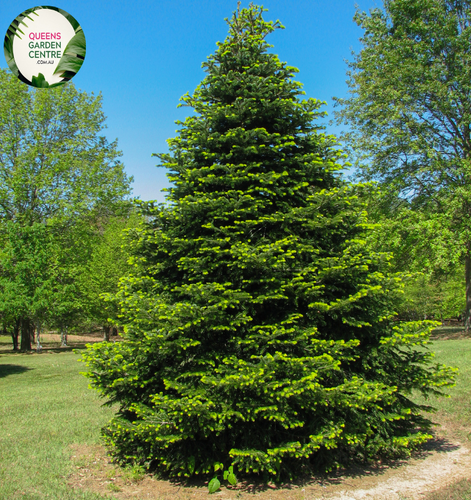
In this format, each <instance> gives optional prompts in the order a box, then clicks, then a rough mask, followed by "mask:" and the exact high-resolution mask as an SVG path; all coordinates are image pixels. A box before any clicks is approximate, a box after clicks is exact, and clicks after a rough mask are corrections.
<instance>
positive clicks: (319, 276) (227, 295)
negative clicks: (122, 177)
mask: <svg viewBox="0 0 471 500" xmlns="http://www.w3.org/2000/svg"><path fill="white" fill-rule="evenodd" d="M262 13H263V9H261V8H259V7H256V6H252V5H251V6H250V7H249V8H248V9H242V10H238V11H237V12H236V13H235V14H234V15H233V17H232V19H231V20H230V21H229V22H228V24H229V35H228V37H227V39H226V40H225V41H224V43H218V49H217V51H216V52H215V54H214V55H212V56H210V57H209V58H208V61H207V62H206V63H205V64H204V65H203V66H204V67H205V69H206V72H207V76H206V77H205V79H204V80H203V81H202V83H201V84H200V85H199V86H198V87H197V89H196V90H195V92H194V93H193V95H188V94H187V95H185V96H184V97H183V98H182V99H183V103H184V105H188V106H191V107H192V108H193V109H194V111H195V112H196V113H195V115H194V116H190V117H189V118H187V119H186V120H185V121H184V122H183V123H180V125H181V129H180V131H179V134H178V136H177V137H176V138H175V139H172V140H170V141H169V143H170V149H171V152H170V154H163V155H159V157H160V159H161V161H162V164H163V165H164V166H166V167H167V168H169V169H170V170H171V171H172V173H171V174H170V178H171V180H172V181H173V187H172V188H171V189H170V192H169V198H168V199H169V202H170V203H169V204H168V205H166V206H165V205H159V206H153V205H151V204H149V205H147V206H144V205H143V207H144V208H145V212H146V215H147V220H148V222H147V223H146V225H145V226H144V227H143V228H142V230H141V231H140V232H139V233H137V234H136V235H135V239H134V262H135V272H134V273H133V275H132V276H129V277H128V278H127V279H125V280H123V281H122V285H121V290H120V292H119V300H120V303H121V308H122V315H123V323H124V324H125V329H126V338H125V341H123V342H120V343H115V344H109V343H107V344H96V345H94V346H93V347H90V348H89V350H88V352H87V353H86V354H85V355H84V360H85V361H86V362H87V364H88V367H89V371H88V376H89V377H90V379H91V381H92V384H93V385H94V386H95V387H96V388H97V389H98V390H100V391H101V392H102V393H103V394H104V395H105V396H107V397H108V398H109V401H110V403H119V405H120V410H119V412H118V415H117V416H116V418H114V419H113V420H112V421H111V422H110V423H109V424H108V425H107V426H106V427H105V429H104V435H105V438H106V441H107V443H108V445H110V446H111V447H112V451H113V453H114V454H115V455H116V456H117V457H118V458H120V459H122V460H123V461H132V462H140V463H145V464H147V465H148V466H150V467H151V468H154V469H156V470H158V471H162V472H167V473H168V474H169V475H170V476H192V475H194V474H210V473H212V472H213V471H214V470H215V469H218V468H220V467H224V468H227V467H229V466H230V465H235V467H236V470H237V472H238V474H239V475H240V474H245V473H254V472H255V473H261V474H263V475H264V476H265V477H268V476H271V477H275V478H278V479H281V478H287V477H293V476H295V475H297V474H299V473H300V472H301V471H302V470H303V467H304V466H311V465H313V464H317V465H322V467H324V468H326V467H328V466H329V465H330V466H331V465H332V464H333V463H336V462H338V461H339V460H341V459H347V458H348V457H351V456H354V455H358V454H361V455H362V456H363V457H371V456H374V455H376V454H378V453H382V452H394V453H397V452H400V451H401V450H402V451H403V450H406V451H407V450H408V449H411V448H413V447H415V446H417V445H418V444H419V443H421V442H423V441H424V440H426V439H427V438H428V434H427V427H428V425H429V423H428V421H427V420H426V419H425V418H423V417H422V416H421V413H420V410H421V408H420V407H418V406H417V405H415V404H414V403H413V402H412V400H411V399H410V395H411V391H412V390H413V389H419V390H420V391H422V392H423V393H434V392H435V393H437V392H440V387H443V386H446V385H447V384H449V383H450V379H451V375H450V370H448V369H446V368H444V367H438V366H435V365H433V364H432V361H431V358H432V354H431V353H430V352H429V351H428V350H427V348H426V343H427V338H428V337H427V336H428V330H429V327H428V326H427V325H423V324H408V325H406V326H402V327H401V326H395V324H394V323H393V322H392V319H391V318H392V309H391V307H392V301H393V298H392V297H393V294H394V290H396V289H397V287H398V283H397V281H398V280H397V278H396V277H394V276H389V275H388V272H387V266H388V263H387V256H385V255H384V254H370V253H368V252H367V249H366V247H365V246H364V241H363V239H362V235H363V234H364V232H365V228H366V227H367V221H366V215H365V213H364V210H363V207H362V206H361V205H360V204H359V202H358V200H357V197H356V195H355V188H353V187H350V186H348V185H347V184H346V183H345V182H344V181H343V180H342V179H341V176H340V175H339V173H338V170H339V169H340V168H341V167H340V165H339V161H340V158H341V153H340V152H339V151H338V149H337V148H336V147H335V144H334V142H333V139H332V138H331V137H329V136H326V135H325V134H324V133H322V132H321V130H320V128H319V127H318V126H316V125H315V124H314V123H313V120H314V119H315V118H317V117H318V116H319V115H320V114H321V112H320V111H319V107H320V105H321V103H320V102H319V101H317V100H315V99H306V100H302V99H301V98H300V96H301V94H303V92H302V91H301V85H300V84H299V83H297V82H296V81H294V80H293V76H294V74H295V72H296V71H297V70H296V69H295V68H292V67H289V66H287V65H286V64H285V63H282V62H280V60H279V59H278V57H277V56H276V55H274V54H272V53H269V52H268V51H267V49H268V48H269V47H270V45H268V44H267V42H266V41H265V37H266V36H267V35H268V34H269V33H270V32H272V31H273V30H274V29H276V28H281V27H282V26H281V25H280V23H279V22H278V21H277V22H266V21H264V20H263V17H262ZM146 207H147V208H146ZM417 346H423V347H424V348H422V349H417ZM342 457H343V458H342Z"/></svg>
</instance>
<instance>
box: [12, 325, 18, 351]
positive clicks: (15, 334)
mask: <svg viewBox="0 0 471 500" xmlns="http://www.w3.org/2000/svg"><path fill="white" fill-rule="evenodd" d="M19 335H20V320H19V319H17V320H15V324H14V325H13V330H12V331H11V340H12V341H13V350H14V351H17V350H18V337H19Z"/></svg>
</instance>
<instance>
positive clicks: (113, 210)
mask: <svg viewBox="0 0 471 500" xmlns="http://www.w3.org/2000/svg"><path fill="white" fill-rule="evenodd" d="M104 120H105V117H104V115H103V112H102V110H101V97H100V96H98V97H97V96H93V95H87V94H86V93H85V92H80V91H77V90H76V89H75V87H74V86H73V84H72V83H68V84H67V85H64V86H62V87H60V88H55V89H48V90H42V89H39V90H38V89H31V88H30V87H28V86H27V85H25V84H24V83H21V82H19V81H18V79H17V78H16V77H15V76H13V75H12V74H10V73H7V72H6V71H4V70H0V247H1V249H2V250H1V252H0V304H1V306H0V313H1V321H2V323H3V328H4V329H8V330H10V331H11V333H12V336H13V339H14V343H15V339H17V337H18V331H19V330H21V347H22V348H23V349H29V348H31V336H32V333H33V330H34V329H36V330H37V331H39V330H40V328H41V327H44V325H45V324H47V325H48V326H50V327H58V328H63V327H67V326H71V325H72V324H74V322H76V321H77V320H78V318H80V317H81V316H83V315H84V313H85V311H87V309H90V308H89V307H88V305H87V302H88V301H89V297H87V295H86V294H85V293H84V292H83V290H80V288H79V283H78V281H79V279H80V277H81V276H82V274H83V273H84V272H85V267H86V265H87V263H88V262H89V260H90V258H91V254H92V253H93V252H92V249H93V246H94V245H96V244H99V243H100V241H99V240H100V238H99V227H98V223H101V224H102V225H103V223H104V222H106V221H110V220H113V218H115V217H118V216H123V215H124V214H126V213H129V207H128V202H125V199H126V197H127V195H128V194H129V192H130V179H128V178H127V176H126V174H125V173H124V170H123V165H122V164H121V163H120V162H119V156H120V153H119V151H118V150H117V145H116V143H115V142H114V143H111V144H109V143H108V142H107V141H106V139H105V137H103V136H101V135H100V132H101V131H102V130H103V128H104ZM116 283H117V280H116ZM105 291H106V290H105ZM15 347H16V346H15Z"/></svg>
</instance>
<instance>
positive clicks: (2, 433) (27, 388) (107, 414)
mask: <svg viewBox="0 0 471 500" xmlns="http://www.w3.org/2000/svg"><path fill="white" fill-rule="evenodd" d="M433 348H434V350H435V352H436V359H437V361H438V362H440V363H445V364H448V365H452V366H456V367H458V368H459V370H460V375H459V378H458V382H457V385H456V387H454V388H453V389H451V390H450V394H451V398H446V399H445V398H443V399H441V400H438V401H437V400H434V401H433V404H434V405H435V406H436V407H437V408H438V410H439V411H438V413H437V414H436V415H435V416H434V420H435V421H438V422H440V421H443V422H445V421H446V423H447V425H450V424H451V425H452V426H453V428H454V430H455V431H456V435H457V436H459V438H460V440H462V441H464V440H469V439H471V405H470V398H469V392H470V387H471V339H456V340H437V341H435V342H434V344H433ZM79 357H80V356H79V355H77V354H74V353H71V352H63V353H53V354H47V353H43V354H14V353H12V354H2V355H0V457H1V465H0V500H14V499H20V498H21V499H28V500H33V499H34V500H36V499H37V500H43V499H54V500H58V499H60V500H69V499H70V500H75V499H83V500H92V499H102V498H105V497H102V496H100V495H97V494H95V493H92V492H84V491H82V490H74V489H72V488H71V487H69V486H68V485H67V479H68V477H69V475H70V474H71V473H72V471H73V464H72V461H71V456H72V455H73V449H74V446H80V445H89V446H93V445H95V444H97V443H99V442H100V428H101V427H102V426H103V425H104V424H105V422H107V421H108V420H109V419H110V418H111V416H112V414H113V411H112V409H110V408H108V407H103V406H102V403H103V400H101V399H99V398H98V396H97V393H96V392H95V391H92V390H90V389H88V381H87V379H85V377H83V376H82V375H80V373H79V372H80V371H83V370H84V368H85V366H84V364H83V363H79V362H78V361H77V360H78V358H79ZM470 478H471V471H470ZM455 495H459V496H455ZM106 498H113V494H112V493H111V492H110V494H109V495H107V497H106ZM427 498H430V499H432V498H433V499H434V500H435V499H436V500H439V499H445V498H446V499H455V498H456V499H457V500H458V499H460V500H461V499H467V498H470V499H471V482H466V481H465V482H461V483H460V484H457V485H456V487H451V488H448V489H447V490H446V491H443V492H439V493H437V494H434V496H433V497H427Z"/></svg>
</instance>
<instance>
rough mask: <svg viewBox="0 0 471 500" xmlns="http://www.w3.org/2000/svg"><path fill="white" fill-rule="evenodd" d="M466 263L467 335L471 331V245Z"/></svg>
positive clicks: (465, 321)
mask: <svg viewBox="0 0 471 500" xmlns="http://www.w3.org/2000/svg"><path fill="white" fill-rule="evenodd" d="M464 262H465V276H466V278H465V279H466V312H465V315H464V324H465V329H466V333H469V331H470V329H471V243H468V248H467V251H466V256H465V259H464Z"/></svg>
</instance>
